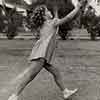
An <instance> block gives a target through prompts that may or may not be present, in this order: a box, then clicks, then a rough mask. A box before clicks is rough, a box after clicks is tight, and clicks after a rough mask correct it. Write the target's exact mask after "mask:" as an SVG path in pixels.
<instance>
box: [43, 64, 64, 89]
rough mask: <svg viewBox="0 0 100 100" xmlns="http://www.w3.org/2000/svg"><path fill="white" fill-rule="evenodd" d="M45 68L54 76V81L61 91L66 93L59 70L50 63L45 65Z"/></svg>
mask: <svg viewBox="0 0 100 100" xmlns="http://www.w3.org/2000/svg"><path fill="white" fill-rule="evenodd" d="M44 68H45V69H46V70H47V71H48V72H50V73H51V74H52V75H53V77H54V81H55V82H56V84H57V86H58V87H59V88H60V90H61V91H64V89H65V87H64V83H63V81H62V77H61V74H60V71H59V69H57V68H56V67H54V66H52V65H51V64H48V63H46V64H45V66H44Z"/></svg>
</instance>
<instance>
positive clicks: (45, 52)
mask: <svg viewBox="0 0 100 100" xmlns="http://www.w3.org/2000/svg"><path fill="white" fill-rule="evenodd" d="M77 1H78V0H77ZM74 6H75V9H74V10H73V11H72V12H70V13H69V14H68V15H67V16H65V17H64V18H62V19H59V18H53V16H52V14H51V12H50V11H49V10H48V9H47V8H46V6H40V7H38V8H36V9H35V11H34V15H33V16H32V22H33V23H34V24H35V26H36V28H37V29H38V28H39V29H40V39H39V40H38V41H37V42H36V43H35V45H34V47H33V49H32V53H31V55H30V57H29V60H30V61H31V65H30V66H29V67H28V68H27V69H26V70H25V71H24V72H23V73H21V74H20V75H19V76H18V80H19V79H20V80H21V83H20V84H18V87H17V89H16V90H15V93H13V94H12V95H11V96H10V97H9V99H8V100H18V97H19V95H20V94H21V92H22V91H23V89H24V88H25V87H26V86H27V84H29V83H30V82H31V81H32V80H33V79H34V78H35V77H36V76H37V75H38V73H39V72H40V71H41V70H42V69H43V68H45V69H46V70H47V71H49V72H50V73H51V74H52V75H53V77H54V80H55V82H56V84H57V85H58V87H59V88H60V90H61V91H62V93H63V96H64V99H67V98H69V97H70V96H71V95H73V94H74V93H76V91H77V89H74V90H69V89H67V88H65V86H64V84H63V81H62V78H61V75H60V72H59V71H58V69H57V68H56V67H54V66H52V64H51V60H52V57H53V53H54V50H55V46H56V33H57V27H58V26H59V25H61V24H63V23H65V22H67V21H70V20H71V19H72V18H73V17H74V16H75V15H76V14H77V12H78V11H79V9H80V7H81V4H80V2H78V3H77V4H75V5H74Z"/></svg>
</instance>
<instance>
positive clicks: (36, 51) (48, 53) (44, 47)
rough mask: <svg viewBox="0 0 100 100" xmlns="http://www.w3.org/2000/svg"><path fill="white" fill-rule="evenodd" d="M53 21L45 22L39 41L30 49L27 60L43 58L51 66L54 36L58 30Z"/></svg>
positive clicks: (54, 43)
mask: <svg viewBox="0 0 100 100" xmlns="http://www.w3.org/2000/svg"><path fill="white" fill-rule="evenodd" d="M55 22H56V21H55V19H53V20H49V21H46V22H45V23H44V25H43V27H42V28H41V30H40V39H39V40H38V41H37V42H36V43H35V45H34V46H33V48H32V52H31V54H30V57H29V60H30V61H32V60H35V59H38V58H44V59H45V60H46V61H47V63H50V64H52V63H53V62H52V61H53V59H54V52H55V48H56V34H57V33H58V28H57V26H55Z"/></svg>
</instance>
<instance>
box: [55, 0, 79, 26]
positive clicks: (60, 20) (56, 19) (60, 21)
mask: <svg viewBox="0 0 100 100" xmlns="http://www.w3.org/2000/svg"><path fill="white" fill-rule="evenodd" d="M74 7H75V8H74V10H73V11H71V12H70V13H69V14H68V15H66V16H65V17H64V18H62V19H58V18H55V19H54V20H55V25H56V26H59V25H61V24H63V23H65V22H68V21H70V20H71V19H72V18H73V17H74V16H75V15H76V14H77V12H78V11H79V9H80V7H81V4H80V3H79V2H78V0H77V4H74Z"/></svg>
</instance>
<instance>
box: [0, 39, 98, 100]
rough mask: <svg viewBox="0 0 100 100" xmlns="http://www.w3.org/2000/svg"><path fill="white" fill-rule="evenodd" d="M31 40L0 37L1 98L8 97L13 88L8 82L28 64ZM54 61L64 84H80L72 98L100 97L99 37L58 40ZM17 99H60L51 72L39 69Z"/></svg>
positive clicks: (71, 86) (74, 99) (89, 99)
mask: <svg viewBox="0 0 100 100" xmlns="http://www.w3.org/2000/svg"><path fill="white" fill-rule="evenodd" d="M33 44H34V41H32V40H0V100H7V98H8V96H9V95H11V92H13V91H14V86H10V82H11V81H12V80H14V79H15V77H16V76H18V74H19V73H21V72H22V71H23V70H25V68H27V67H28V65H29V64H28V63H27V57H28V55H29V54H30V52H31V48H32V45H33ZM54 65H55V66H56V67H58V68H59V69H60V71H61V72H62V75H63V80H64V83H65V85H66V87H68V88H70V89H73V88H79V91H78V93H77V94H76V95H75V96H73V97H72V100H100V41H90V40H86V41H84V40H67V41H62V40H59V41H58V46H57V50H56V58H55V61H54ZM8 88H9V89H8ZM6 89H8V90H9V91H7V90H6ZM19 100H63V99H62V96H61V92H60V90H59V88H58V87H57V86H56V85H55V83H54V81H53V79H52V76H51V75H50V74H48V72H47V71H45V70H42V71H41V72H40V73H39V75H38V76H37V77H36V78H35V80H34V81H32V82H31V83H30V84H29V85H28V86H27V87H26V89H25V90H24V91H23V93H22V94H21V96H20V98H19Z"/></svg>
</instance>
